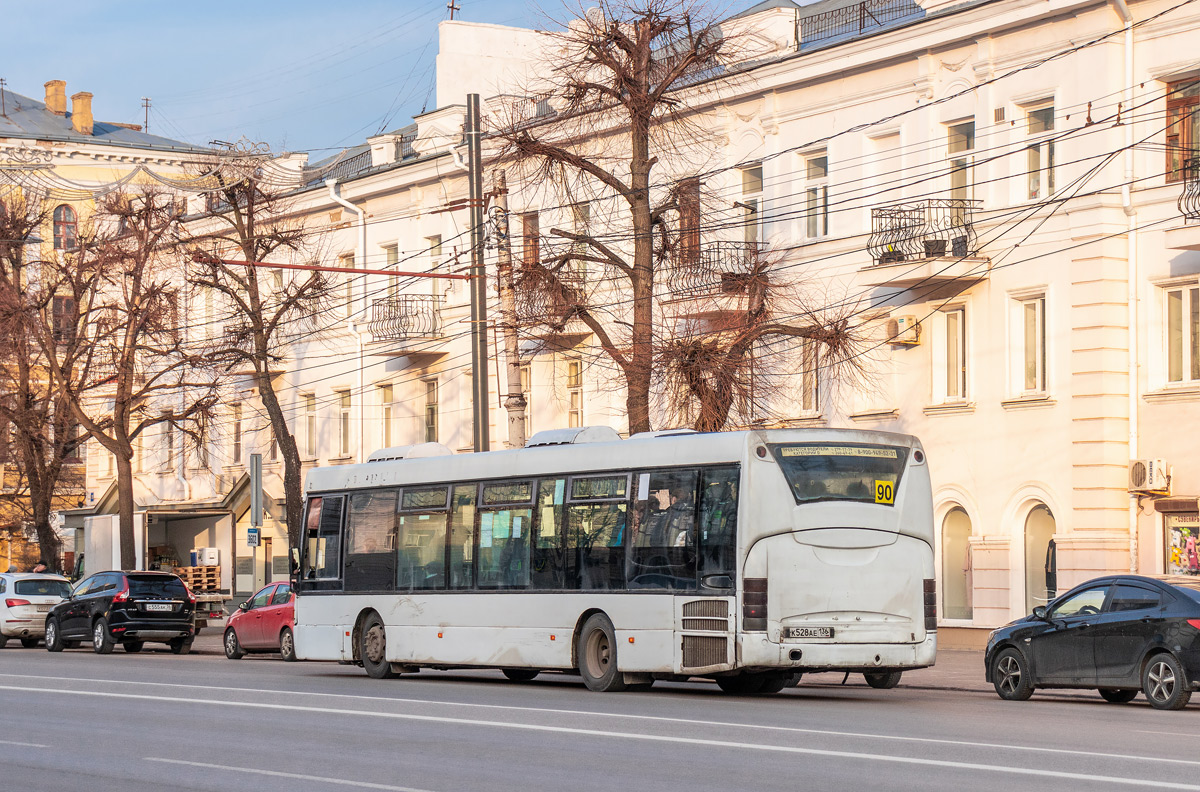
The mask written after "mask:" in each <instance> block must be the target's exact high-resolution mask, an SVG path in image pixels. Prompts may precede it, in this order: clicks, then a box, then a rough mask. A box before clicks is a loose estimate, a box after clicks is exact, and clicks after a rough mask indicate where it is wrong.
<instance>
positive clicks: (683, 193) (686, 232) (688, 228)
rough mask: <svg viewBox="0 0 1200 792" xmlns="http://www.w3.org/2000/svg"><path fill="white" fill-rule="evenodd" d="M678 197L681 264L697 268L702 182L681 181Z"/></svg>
mask: <svg viewBox="0 0 1200 792" xmlns="http://www.w3.org/2000/svg"><path fill="white" fill-rule="evenodd" d="M744 181H745V179H744V178H743V182H744ZM677 196H678V201H679V263H680V264H681V265H683V266H695V265H696V264H698V263H699V261H700V180H699V179H695V178H693V179H684V180H683V181H681V182H680V183H679V188H678V193H677Z"/></svg>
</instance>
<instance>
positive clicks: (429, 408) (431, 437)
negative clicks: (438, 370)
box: [425, 379, 438, 443]
mask: <svg viewBox="0 0 1200 792" xmlns="http://www.w3.org/2000/svg"><path fill="white" fill-rule="evenodd" d="M437 441H438V381H437V380H435V379H429V380H425V442H426V443H436V442H437Z"/></svg>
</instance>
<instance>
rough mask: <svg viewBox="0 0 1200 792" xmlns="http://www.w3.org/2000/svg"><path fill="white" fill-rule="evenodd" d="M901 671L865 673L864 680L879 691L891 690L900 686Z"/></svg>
mask: <svg viewBox="0 0 1200 792" xmlns="http://www.w3.org/2000/svg"><path fill="white" fill-rule="evenodd" d="M900 674H901V672H900V671H879V672H877V673H870V672H868V673H865V674H863V679H865V680H867V684H868V685H870V686H871V687H873V688H878V689H879V690H891V689H892V688H894V687H896V685H899V684H900Z"/></svg>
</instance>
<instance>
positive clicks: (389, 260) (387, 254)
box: [383, 245, 400, 297]
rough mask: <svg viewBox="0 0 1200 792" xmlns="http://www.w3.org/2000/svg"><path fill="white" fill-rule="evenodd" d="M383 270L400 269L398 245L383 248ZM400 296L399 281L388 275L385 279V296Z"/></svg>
mask: <svg viewBox="0 0 1200 792" xmlns="http://www.w3.org/2000/svg"><path fill="white" fill-rule="evenodd" d="M383 268H384V269H386V270H395V269H399V268H400V247H399V246H398V245H384V246H383ZM399 294H400V279H399V278H397V277H394V276H391V275H389V276H388V279H387V296H388V297H396V296H398V295H399Z"/></svg>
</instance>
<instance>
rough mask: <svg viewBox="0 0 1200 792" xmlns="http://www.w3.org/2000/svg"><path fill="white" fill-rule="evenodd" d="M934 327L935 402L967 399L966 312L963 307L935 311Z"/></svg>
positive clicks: (932, 349)
mask: <svg viewBox="0 0 1200 792" xmlns="http://www.w3.org/2000/svg"><path fill="white" fill-rule="evenodd" d="M930 318H931V320H932V321H931V324H932V325H933V328H932V329H933V330H934V343H933V345H932V348H931V351H932V355H933V399H934V401H935V402H956V401H965V400H966V398H967V312H966V308H964V307H955V308H947V309H945V310H942V311H936V312H935V313H934V314H933V316H932V317H930Z"/></svg>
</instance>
